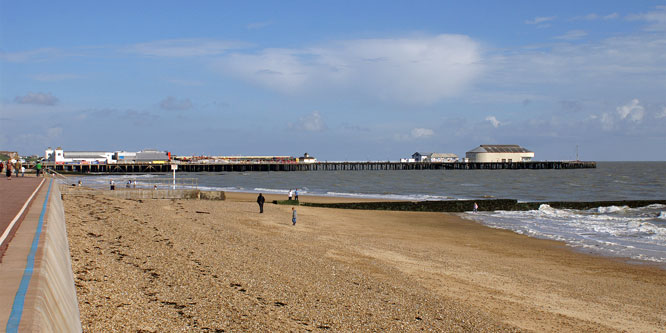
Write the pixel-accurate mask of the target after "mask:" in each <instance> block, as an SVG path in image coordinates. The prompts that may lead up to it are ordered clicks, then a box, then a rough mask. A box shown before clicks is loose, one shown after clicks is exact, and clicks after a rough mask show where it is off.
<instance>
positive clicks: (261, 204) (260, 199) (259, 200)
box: [257, 193, 266, 213]
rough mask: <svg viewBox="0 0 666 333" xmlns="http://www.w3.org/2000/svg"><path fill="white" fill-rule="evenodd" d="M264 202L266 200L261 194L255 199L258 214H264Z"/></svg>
mask: <svg viewBox="0 0 666 333" xmlns="http://www.w3.org/2000/svg"><path fill="white" fill-rule="evenodd" d="M264 202H266V198H264V196H263V195H262V194H261V193H259V196H258V197H257V203H258V204H259V213H263V212H264Z"/></svg>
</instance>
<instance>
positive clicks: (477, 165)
mask: <svg viewBox="0 0 666 333" xmlns="http://www.w3.org/2000/svg"><path fill="white" fill-rule="evenodd" d="M175 164H178V172H248V171H364V170H505V169H506V170H521V169H532V170H540V169H588V168H596V167H597V164H596V162H585V161H533V162H487V163H482V162H467V163H465V162H455V163H442V162H417V163H414V162H317V163H175ZM45 167H47V168H51V169H53V170H55V171H57V172H68V173H154V172H155V173H158V172H170V171H171V165H170V163H164V164H156V163H117V164H53V163H46V164H45Z"/></svg>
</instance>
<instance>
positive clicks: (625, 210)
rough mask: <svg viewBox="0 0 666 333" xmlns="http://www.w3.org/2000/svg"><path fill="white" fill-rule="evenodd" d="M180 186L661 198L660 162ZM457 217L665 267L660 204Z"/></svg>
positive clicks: (186, 176)
mask: <svg viewBox="0 0 666 333" xmlns="http://www.w3.org/2000/svg"><path fill="white" fill-rule="evenodd" d="M171 177H172V174H141V175H99V176H85V177H78V178H77V177H72V178H70V179H73V182H76V181H78V180H81V181H82V182H83V184H84V185H85V186H92V187H106V186H108V183H109V180H111V179H113V180H114V182H115V183H116V186H117V187H122V186H124V184H126V183H127V182H128V180H134V181H136V185H137V186H138V187H145V188H153V187H154V186H157V187H159V188H171V187H172V186H174V185H173V181H172V178H171ZM176 186H177V187H178V188H189V187H197V188H199V189H201V190H222V191H237V192H256V193H259V192H261V193H264V194H266V193H270V194H283V195H284V196H285V198H286V197H287V193H288V192H289V190H290V189H298V191H299V195H300V196H307V195H316V196H332V197H347V198H376V199H388V200H412V201H422V200H468V199H473V200H479V201H478V202H479V205H483V202H482V200H483V199H489V198H499V199H516V200H518V201H530V202H534V201H542V202H545V201H619V200H666V162H598V163H597V168H595V169H568V170H409V171H406V170H399V171H305V172H242V173H241V172H224V173H211V172H204V173H177V174H176ZM462 215H463V217H465V218H467V219H470V220H474V221H477V222H479V223H482V224H485V225H487V226H489V227H492V228H499V229H507V230H511V231H513V232H516V233H518V234H523V235H528V236H530V237H536V238H543V239H551V240H557V241H562V242H564V243H566V244H567V245H569V246H571V247H573V248H575V249H577V250H580V251H583V252H590V253H595V254H599V255H604V256H612V257H621V258H629V259H631V260H635V261H637V262H651V263H656V264H658V265H659V266H661V267H662V268H666V206H665V205H660V204H652V205H648V206H645V207H640V208H629V207H626V206H609V207H596V208H593V209H588V210H576V209H555V208H552V207H550V206H549V205H547V204H542V205H541V206H540V207H539V209H538V210H531V211H488V212H486V211H479V212H477V213H473V212H466V213H464V214H462Z"/></svg>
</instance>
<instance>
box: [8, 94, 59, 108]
mask: <svg viewBox="0 0 666 333" xmlns="http://www.w3.org/2000/svg"><path fill="white" fill-rule="evenodd" d="M58 101H59V100H58V98H57V97H55V96H53V95H52V94H51V93H28V94H27V95H25V96H16V97H15V98H14V102H16V103H19V104H34V105H47V106H53V105H56V104H58Z"/></svg>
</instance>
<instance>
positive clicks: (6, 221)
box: [0, 175, 44, 262]
mask: <svg viewBox="0 0 666 333" xmlns="http://www.w3.org/2000/svg"><path fill="white" fill-rule="evenodd" d="M43 179H44V178H41V177H39V178H38V177H35V176H34V175H28V176H26V177H14V176H12V179H11V180H9V179H7V177H5V176H4V175H2V176H0V262H2V256H3V254H4V252H5V250H6V249H7V245H8V244H9V242H10V241H11V238H12V236H13V234H14V233H15V232H16V230H17V229H18V227H19V225H20V224H21V221H22V220H23V218H24V217H25V215H26V212H27V210H28V208H29V207H26V209H25V211H23V214H21V216H20V217H19V219H18V220H17V221H16V222H15V223H14V225H13V226H12V229H11V230H10V231H9V232H7V228H8V227H9V226H10V224H11V222H12V221H13V220H14V219H15V218H16V216H17V214H18V213H19V212H20V211H21V209H23V206H24V205H25V203H26V202H27V201H28V199H29V198H30V196H31V195H32V194H33V192H35V190H36V189H37V187H38V186H39V184H40V183H41V182H42V180H43ZM33 202H34V200H33ZM3 236H4V237H3Z"/></svg>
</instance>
